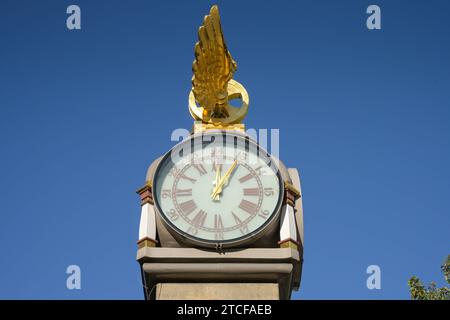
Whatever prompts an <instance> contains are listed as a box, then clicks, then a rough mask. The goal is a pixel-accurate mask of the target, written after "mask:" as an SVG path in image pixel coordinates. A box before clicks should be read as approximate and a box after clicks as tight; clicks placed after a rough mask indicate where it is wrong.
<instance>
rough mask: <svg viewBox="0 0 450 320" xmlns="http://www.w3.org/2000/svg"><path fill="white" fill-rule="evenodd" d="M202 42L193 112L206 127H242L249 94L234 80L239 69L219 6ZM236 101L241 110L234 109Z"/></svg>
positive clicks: (196, 65)
mask: <svg viewBox="0 0 450 320" xmlns="http://www.w3.org/2000/svg"><path fill="white" fill-rule="evenodd" d="M198 39H199V41H198V42H197V43H196V44H195V49H194V52H195V60H194V62H193V64H192V72H193V74H194V75H193V77H192V90H191V94H190V96H189V110H190V112H191V114H192V116H193V117H194V119H195V120H201V121H202V122H203V123H212V124H222V125H227V124H235V123H239V122H240V121H241V120H242V119H243V118H244V117H245V114H246V113H247V109H248V94H247V92H246V91H245V89H244V87H243V86H242V85H241V84H240V83H238V82H237V81H234V80H232V77H233V74H234V72H235V71H236V69H237V65H236V62H235V61H234V60H233V58H232V57H231V54H230V52H229V51H228V49H227V45H226V44H225V40H224V37H223V32H222V26H221V24H220V16H219V8H218V7H217V6H216V5H215V6H213V7H212V8H211V11H210V13H209V15H207V16H205V19H204V21H203V25H202V26H201V27H200V28H199V30H198ZM232 99H240V100H241V101H242V104H241V106H240V107H233V106H231V105H230V104H229V101H230V100H232Z"/></svg>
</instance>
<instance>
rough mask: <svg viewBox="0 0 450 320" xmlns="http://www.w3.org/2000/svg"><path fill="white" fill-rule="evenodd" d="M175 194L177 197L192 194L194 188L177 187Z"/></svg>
mask: <svg viewBox="0 0 450 320" xmlns="http://www.w3.org/2000/svg"><path fill="white" fill-rule="evenodd" d="M175 196H177V197H184V196H192V189H176V190H175Z"/></svg>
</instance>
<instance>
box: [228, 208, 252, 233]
mask: <svg viewBox="0 0 450 320" xmlns="http://www.w3.org/2000/svg"><path fill="white" fill-rule="evenodd" d="M231 214H232V215H233V218H234V221H235V222H236V226H239V230H240V231H241V233H242V234H247V233H248V226H247V225H245V226H243V225H242V220H241V219H239V217H238V216H237V215H235V214H234V212H233V211H231Z"/></svg>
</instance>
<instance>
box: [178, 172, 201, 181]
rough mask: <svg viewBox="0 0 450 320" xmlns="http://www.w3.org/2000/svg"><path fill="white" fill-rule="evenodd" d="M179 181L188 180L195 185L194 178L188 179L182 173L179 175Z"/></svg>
mask: <svg viewBox="0 0 450 320" xmlns="http://www.w3.org/2000/svg"><path fill="white" fill-rule="evenodd" d="M180 179H185V180H189V181H190V182H192V183H195V182H196V181H197V180H195V179H194V178H191V177H188V176H187V175H185V174H184V173H183V174H180Z"/></svg>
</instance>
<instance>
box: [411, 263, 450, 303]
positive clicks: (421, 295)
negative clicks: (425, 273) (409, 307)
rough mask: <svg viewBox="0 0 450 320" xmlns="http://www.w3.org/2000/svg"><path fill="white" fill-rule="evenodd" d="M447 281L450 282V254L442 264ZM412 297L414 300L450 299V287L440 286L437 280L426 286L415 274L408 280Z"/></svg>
mask: <svg viewBox="0 0 450 320" xmlns="http://www.w3.org/2000/svg"><path fill="white" fill-rule="evenodd" d="M441 270H442V273H443V274H444V278H445V281H447V283H448V284H450V255H448V256H447V259H446V260H445V262H444V264H443V265H442V266H441ZM408 285H409V292H410V293H411V299H414V300H450V288H449V287H442V288H438V287H437V286H436V283H435V282H431V283H430V284H429V285H428V286H424V285H423V284H422V282H421V281H420V279H419V278H417V277H415V276H413V277H411V279H409V281H408Z"/></svg>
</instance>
